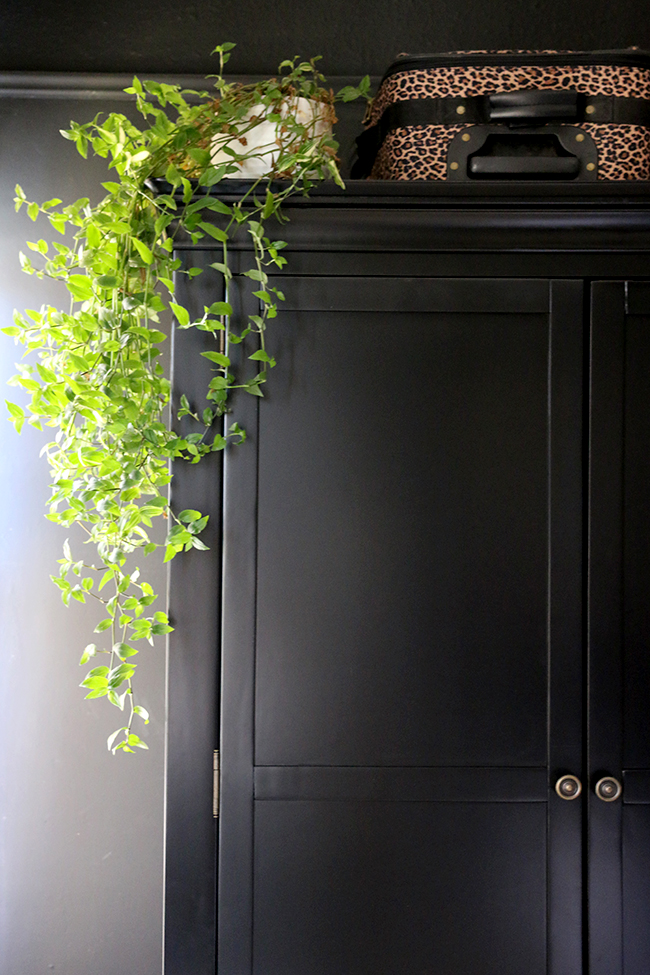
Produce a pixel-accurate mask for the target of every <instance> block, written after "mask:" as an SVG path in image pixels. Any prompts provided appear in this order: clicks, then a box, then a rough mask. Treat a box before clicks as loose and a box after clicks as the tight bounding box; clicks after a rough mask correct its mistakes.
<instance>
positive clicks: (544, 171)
mask: <svg viewBox="0 0 650 975" xmlns="http://www.w3.org/2000/svg"><path fill="white" fill-rule="evenodd" d="M469 172H470V176H474V177H475V178H476V177H478V178H480V177H483V178H484V179H490V178H495V177H498V176H539V177H540V179H552V178H554V177H555V178H560V179H570V178H571V177H572V176H577V175H578V173H579V172H580V160H579V159H577V158H576V157H575V156H558V157H556V158H553V157H548V156H474V158H473V159H470V161H469Z"/></svg>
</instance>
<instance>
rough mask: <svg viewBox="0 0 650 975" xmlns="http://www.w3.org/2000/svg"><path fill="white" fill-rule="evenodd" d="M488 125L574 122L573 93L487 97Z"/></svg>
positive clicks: (510, 93) (512, 93)
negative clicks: (495, 123) (498, 123)
mask: <svg viewBox="0 0 650 975" xmlns="http://www.w3.org/2000/svg"><path fill="white" fill-rule="evenodd" d="M488 114H489V117H490V121H491V122H505V123H506V125H507V124H513V123H517V122H520V123H522V124H525V123H527V122H537V123H541V122H553V121H558V122H560V121H562V122H568V121H574V122H575V121H577V119H578V92H577V91H503V92H499V93H498V94H495V95H490V96H489V97H488Z"/></svg>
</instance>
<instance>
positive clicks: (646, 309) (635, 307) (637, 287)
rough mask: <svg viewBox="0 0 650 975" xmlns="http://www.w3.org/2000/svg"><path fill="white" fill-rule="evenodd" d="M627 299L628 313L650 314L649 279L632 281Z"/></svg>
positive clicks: (628, 288)
mask: <svg viewBox="0 0 650 975" xmlns="http://www.w3.org/2000/svg"><path fill="white" fill-rule="evenodd" d="M626 299H627V302H626V305H627V307H626V311H627V313H628V315H648V314H649V313H650V283H649V282H647V281H634V282H632V281H630V282H629V284H628V287H627V295H626Z"/></svg>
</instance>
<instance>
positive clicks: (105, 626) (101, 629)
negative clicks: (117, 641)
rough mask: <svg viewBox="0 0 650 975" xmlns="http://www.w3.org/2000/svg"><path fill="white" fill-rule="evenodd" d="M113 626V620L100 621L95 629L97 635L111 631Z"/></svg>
mask: <svg viewBox="0 0 650 975" xmlns="http://www.w3.org/2000/svg"><path fill="white" fill-rule="evenodd" d="M112 625H113V620H112V619H105V620H100V622H99V623H98V624H97V626H96V627H95V633H103V632H104V630H108V629H110V627H111V626H112Z"/></svg>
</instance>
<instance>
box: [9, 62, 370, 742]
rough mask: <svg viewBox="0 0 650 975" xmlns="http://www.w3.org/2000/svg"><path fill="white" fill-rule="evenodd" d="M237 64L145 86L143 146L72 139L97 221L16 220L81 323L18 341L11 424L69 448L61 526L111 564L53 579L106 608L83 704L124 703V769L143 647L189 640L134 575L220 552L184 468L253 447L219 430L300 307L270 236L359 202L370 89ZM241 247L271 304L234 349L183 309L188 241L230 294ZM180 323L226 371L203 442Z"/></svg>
mask: <svg viewBox="0 0 650 975" xmlns="http://www.w3.org/2000/svg"><path fill="white" fill-rule="evenodd" d="M233 46H234V45H232V44H221V45H219V46H218V47H217V48H215V51H214V52H213V53H216V54H218V56H219V60H220V70H219V73H218V74H217V75H214V76H211V77H212V78H213V80H214V86H215V91H214V92H207V91H199V92H197V91H187V90H181V89H180V88H179V87H178V86H175V85H168V84H161V83H158V82H155V81H144V82H141V81H140V80H139V79H138V78H134V79H133V85H132V86H131V87H130V88H128V89H126V90H127V91H128V92H129V93H131V94H132V95H133V96H134V97H135V100H136V103H137V107H138V109H139V112H140V114H141V115H142V116H143V119H144V122H145V124H143V126H142V128H138V127H137V126H136V125H134V124H133V123H132V122H131V121H129V119H128V118H126V117H125V116H124V115H122V114H119V113H112V114H109V115H108V116H106V117H105V118H102V117H100V116H97V117H96V118H95V119H94V120H93V121H91V122H88V123H85V124H79V123H77V122H72V123H71V126H70V128H69V129H68V130H66V131H64V132H63V133H62V134H63V135H64V136H65V138H67V139H70V140H72V141H73V142H74V143H75V144H76V146H77V149H78V151H79V152H80V153H81V155H82V156H83V157H84V158H85V157H87V155H88V152H89V150H91V151H92V152H93V153H94V154H96V155H99V156H101V157H103V158H105V159H107V160H108V161H109V167H110V168H111V169H113V170H114V171H115V174H116V179H115V181H107V182H105V183H103V184H102V185H103V187H104V189H105V190H106V191H107V193H106V196H105V197H104V198H103V199H102V200H101V201H100V202H99V203H98V204H97V205H96V206H91V204H90V202H89V200H88V199H79V200H77V201H76V202H74V203H71V204H68V205H63V202H62V200H60V199H52V200H47V201H46V202H44V203H40V204H39V203H35V202H30V201H28V199H27V197H26V195H25V193H24V192H23V190H22V189H21V187H20V186H17V187H16V197H15V204H16V210H20V208H21V207H22V206H26V208H27V213H28V215H29V217H30V218H31V219H32V220H33V221H36V220H38V219H39V216H40V217H45V218H46V219H47V220H48V221H49V224H50V227H51V229H52V230H53V231H54V232H55V234H56V235H57V236H56V238H55V239H54V240H52V241H50V242H48V241H47V240H45V239H43V238H40V239H38V240H36V241H30V242H28V245H27V246H28V248H29V249H30V251H32V252H33V253H34V256H32V257H29V256H26V255H25V254H21V255H20V261H21V265H22V268H23V270H24V271H25V272H26V273H28V274H35V275H36V276H37V277H39V278H43V277H46V278H51V279H54V280H57V281H61V282H63V283H64V284H65V286H66V288H67V290H68V292H69V295H70V301H69V306H68V307H67V308H66V309H61V308H55V307H52V306H50V305H46V306H43V307H41V308H40V309H39V310H32V309H28V310H26V311H25V312H23V313H19V312H16V313H15V315H14V324H13V325H10V326H8V327H6V328H4V329H3V331H4V332H5V333H6V334H8V335H10V336H13V337H14V339H15V341H16V342H17V343H22V344H23V345H24V346H25V356H26V361H23V362H22V363H20V364H19V365H18V366H17V369H18V372H17V374H16V375H15V376H14V377H13V378H12V379H11V380H10V382H11V384H12V385H15V386H17V387H20V388H21V389H23V390H24V391H25V392H26V393H28V394H29V395H30V397H31V398H30V401H29V402H28V403H27V404H26V405H25V406H22V405H20V404H18V403H14V402H7V407H8V410H9V417H10V419H11V421H12V422H13V424H14V425H15V427H16V430H17V431H18V432H20V430H21V429H22V427H23V425H24V424H25V423H28V424H30V425H31V426H34V427H35V428H36V429H37V430H43V429H44V428H52V429H53V430H56V433H55V434H54V436H53V439H51V440H50V441H49V442H48V443H47V444H46V445H45V447H44V448H43V453H44V454H45V455H46V457H47V461H48V463H49V467H50V471H51V475H52V485H51V494H50V497H49V500H48V503H47V505H48V514H47V517H48V518H49V519H50V520H51V521H53V522H55V523H56V524H58V525H62V526H63V527H65V528H71V527H72V526H75V525H76V526H78V527H79V528H80V529H81V531H82V532H83V533H84V534H85V536H86V539H85V540H86V542H87V543H88V544H89V545H90V547H91V551H93V550H94V552H95V553H96V556H95V555H93V556H91V557H90V558H88V557H79V554H78V553H77V552H75V553H74V554H73V552H72V548H71V546H70V543H69V541H66V542H65V544H64V546H63V558H62V559H60V560H59V563H60V569H59V572H58V574H56V575H54V576H52V579H53V581H54V583H55V584H56V585H57V586H58V588H59V589H60V591H61V597H62V599H63V602H64V603H65V605H66V606H67V605H69V603H70V601H71V600H76V601H78V602H81V603H84V602H86V600H87V599H93V600H95V601H97V603H98V605H99V606H100V607H101V610H100V613H101V618H100V619H99V621H98V623H97V626H96V627H95V633H96V634H97V637H96V642H93V643H90V644H88V646H86V648H85V650H84V651H83V654H82V656H81V661H80V663H81V665H87V664H88V663H89V662H91V661H92V664H93V666H91V668H90V670H89V671H88V672H87V673H86V676H85V678H84V680H83V681H82V682H81V686H82V687H83V688H84V689H85V690H86V697H87V698H107V699H108V700H109V701H110V703H111V704H112V705H114V706H115V707H116V708H118V709H119V710H120V711H121V712H123V714H124V718H123V720H122V723H121V724H120V726H119V727H118V728H117V729H116V730H115V731H114V732H113V733H112V734H111V735H110V736H109V738H108V742H107V744H108V748H109V749H110V750H111V751H112V752H113V753H114V754H115V753H116V752H117V751H120V750H122V751H124V752H131V753H132V752H134V751H135V749H138V748H145V749H146V748H147V744H146V742H145V741H143V740H142V738H141V737H140V736H139V735H138V734H137V733H136V731H135V730H134V728H133V725H134V720H135V718H136V717H138V718H139V719H141V720H142V721H144V722H145V723H147V722H148V720H149V715H148V713H147V711H146V710H145V708H143V707H142V706H141V705H139V704H137V703H136V697H135V693H134V686H133V681H134V675H135V672H136V664H135V663H134V659H133V658H134V657H135V655H136V654H137V652H138V651H137V649H136V648H135V647H134V646H133V644H134V643H137V642H138V641H140V640H147V641H149V643H153V638H154V637H155V636H158V635H163V634H166V633H169V632H170V631H171V629H172V628H171V626H170V625H169V620H168V618H167V615H166V614H165V613H164V612H162V611H156V612H154V611H153V610H152V606H153V604H154V602H155V601H156V599H157V594H156V593H155V592H154V589H153V587H152V586H151V584H150V583H149V582H147V581H146V578H145V575H144V573H143V572H141V570H140V568H139V567H136V566H135V560H136V559H137V560H139V558H140V556H149V555H151V554H152V553H153V552H155V551H156V550H158V549H159V548H161V547H162V548H163V549H164V561H166V562H167V561H169V560H170V559H173V558H174V557H175V556H176V555H177V554H178V553H179V552H181V551H188V550H189V549H191V548H196V549H205V548H206V545H205V544H204V542H203V541H202V540H201V538H200V535H201V532H202V530H203V529H204V528H205V525H206V523H207V520H208V517H207V515H204V514H202V513H201V512H200V511H198V510H195V509H186V510H184V511H181V512H178V513H176V512H174V511H173V510H172V509H171V507H170V504H169V498H168V485H169V482H170V480H171V473H170V464H171V462H172V461H174V462H177V463H178V462H179V461H186V462H189V463H192V464H195V463H197V462H199V461H200V460H201V458H202V457H204V456H205V455H206V454H208V453H211V452H213V451H220V450H223V449H224V447H225V446H226V444H227V443H228V442H232V443H234V444H237V443H241V442H243V440H244V439H245V436H246V434H245V431H244V430H242V429H241V428H240V427H239V426H238V425H237V424H236V423H228V422H227V421H226V423H225V426H224V425H223V422H220V418H222V417H224V414H227V412H228V404H229V397H230V394H231V392H232V390H233V389H236V388H239V389H244V390H245V391H246V392H248V393H250V394H251V395H254V396H262V395H263V386H264V383H265V382H266V381H267V377H268V372H269V370H270V369H272V368H273V366H274V365H275V362H274V359H273V358H272V356H271V355H270V354H269V352H268V351H267V346H266V341H265V333H266V329H267V326H268V324H269V322H270V321H271V320H272V319H273V318H275V317H276V315H277V311H278V303H279V302H281V301H282V300H283V295H282V293H281V292H280V291H279V290H278V289H276V288H274V287H271V286H270V284H269V278H268V269H269V268H270V266H273V265H274V266H276V267H282V266H283V265H284V264H285V263H286V261H285V258H284V257H283V256H282V254H281V251H282V248H283V247H284V246H285V245H284V243H283V242H282V241H279V240H273V239H271V237H270V236H268V233H267V230H266V226H267V223H268V221H269V220H270V219H271V218H276V220H282V219H283V216H282V204H283V203H284V201H285V200H286V199H287V198H288V197H289V196H291V195H292V194H295V193H296V192H301V193H305V194H306V193H308V192H309V190H310V188H311V187H312V186H313V185H314V184H315V183H316V182H318V181H320V180H323V179H334V180H335V181H336V183H337V184H338V185H340V186H343V182H342V180H341V176H340V174H339V170H338V167H337V161H336V150H337V148H338V147H337V143H336V142H335V140H334V139H333V137H332V135H331V124H332V123H333V122H334V121H335V114H334V104H335V101H336V100H337V99H340V100H345V101H349V100H351V99H353V98H357V97H359V96H360V95H361V96H366V95H367V92H368V88H369V82H368V79H367V78H366V79H364V80H363V81H362V82H361V84H360V85H359V87H358V88H352V87H349V88H345V89H343V90H342V91H341V92H339V93H338V95H336V96H335V95H334V94H333V93H332V91H331V90H328V89H326V88H325V87H323V83H324V81H325V79H324V78H323V76H322V75H321V74H320V73H319V72H318V70H317V69H316V65H315V60H312V61H309V62H300V63H296V60H297V59H293V60H291V61H284V62H283V63H282V64H281V65H280V67H279V76H278V78H272V79H269V80H266V81H263V82H259V83H256V84H252V85H242V84H237V83H229V82H227V81H226V80H225V78H224V76H223V69H224V65H225V64H226V62H227V60H228V58H229V57H230V54H229V52H230V50H231V49H232V47H233ZM305 106H308V109H307V110H306V108H305ZM268 132H272V136H269V135H268V134H267V133H268ZM251 171H253V172H259V173H261V174H262V175H257V176H256V178H253V179H251V180H250V182H249V183H247V184H246V189H245V191H244V192H242V194H241V196H240V198H239V199H238V200H237V202H235V203H227V202H225V201H224V200H223V199H220V197H219V190H220V189H222V188H223V187H224V186H227V185H228V184H227V183H224V181H225V180H228V178H229V177H233V176H240V177H241V176H246V175H247V174H248V173H249V172H251ZM154 178H164V180H165V181H166V183H167V184H168V186H167V187H166V192H156V191H155V190H154V189H153V188H152V183H151V180H152V179H154ZM215 217H216V219H215ZM284 219H286V218H284ZM242 231H247V232H248V234H249V236H250V240H251V243H252V253H253V258H254V266H253V267H251V269H250V270H248V271H245V272H244V275H245V276H246V277H247V278H249V279H250V281H251V287H252V288H254V289H255V290H254V291H253V294H254V295H255V297H256V298H257V299H258V301H259V314H257V315H251V316H250V318H249V319H248V321H247V322H246V323H245V324H244V328H243V330H242V331H240V332H238V333H237V334H235V333H234V332H233V330H232V329H231V327H230V316H231V314H232V308H231V306H230V304H229V303H228V302H227V301H217V302H214V303H213V304H211V305H209V306H207V307H205V308H204V310H203V313H202V315H201V317H200V318H199V319H197V320H193V319H192V318H191V316H190V314H189V312H188V310H187V309H186V308H185V307H183V306H182V305H180V304H179V303H177V302H176V301H175V300H174V292H175V284H174V281H175V278H176V279H178V276H179V275H182V274H187V275H189V276H194V275H196V274H199V273H201V272H200V269H198V268H190V269H189V270H187V271H184V270H182V269H181V262H180V261H179V260H178V258H176V257H175V256H174V239H175V237H176V235H178V234H179V233H183V234H186V235H188V236H189V238H190V239H191V240H192V242H194V243H196V242H198V241H199V240H201V239H203V238H206V237H209V238H211V239H213V240H214V241H216V242H217V243H218V244H219V245H220V247H221V252H222V257H221V260H220V261H218V262H215V263H214V264H213V265H212V267H213V268H215V269H216V270H217V271H218V272H219V273H220V274H222V275H223V277H224V278H225V280H226V284H227V282H228V281H229V280H230V279H231V277H232V273H231V270H230V267H229V254H228V243H229V241H230V240H231V239H232V237H233V235H234V233H236V232H239V233H241V232H242ZM167 309H169V310H171V312H172V313H173V315H174V317H175V319H176V322H177V325H178V327H179V328H181V329H184V328H197V329H200V330H202V331H205V332H207V333H209V334H210V335H211V336H212V337H213V339H214V346H215V347H214V349H213V350H209V351H206V352H203V353H202V355H203V356H205V357H206V358H207V359H209V360H210V362H211V363H212V365H213V375H212V378H211V380H210V383H209V388H208V390H207V400H208V403H209V406H208V407H206V409H204V410H203V412H202V413H201V415H198V414H197V413H196V412H194V411H193V410H192V407H191V405H190V403H189V402H188V400H187V398H186V397H185V396H182V397H181V400H180V409H179V410H178V412H177V417H179V418H180V417H182V416H184V415H191V416H193V417H194V419H195V420H196V421H197V422H198V423H199V424H200V427H201V428H202V429H201V430H199V432H194V433H190V434H188V435H187V436H180V435H179V434H178V433H176V432H174V430H173V428H172V425H171V422H170V418H169V404H170V383H169V380H168V378H167V376H166V375H165V373H164V370H163V367H162V366H161V364H160V361H159V358H160V354H161V344H162V343H163V342H164V341H165V339H166V336H165V333H164V332H163V331H162V330H161V328H160V327H159V324H160V315H161V313H163V312H165V310H167ZM226 334H227V336H228V339H229V341H230V343H239V342H241V341H242V339H243V338H244V337H245V336H247V335H251V336H252V337H254V338H255V339H256V343H255V345H256V347H255V350H254V351H253V352H252V353H251V354H250V355H249V357H248V358H249V359H251V360H253V361H254V363H255V366H256V369H257V372H256V373H255V376H254V377H253V378H252V379H248V380H247V381H245V382H243V381H239V380H238V377H237V375H236V373H235V371H234V370H233V368H232V366H231V362H230V359H229V357H228V355H227V354H226V353H225V351H222V349H223V348H224V345H223V343H222V341H220V340H221V339H222V337H223V336H224V335H226ZM157 518H162V519H164V520H165V521H166V524H167V533H166V539H165V542H164V543H162V545H161V543H159V542H156V541H154V540H153V539H152V537H151V534H150V529H151V528H152V526H153V524H154V519H157ZM99 660H103V663H101V664H99V663H98V661H99Z"/></svg>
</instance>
